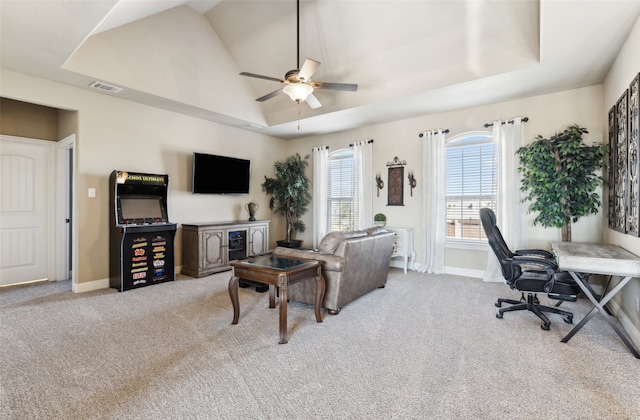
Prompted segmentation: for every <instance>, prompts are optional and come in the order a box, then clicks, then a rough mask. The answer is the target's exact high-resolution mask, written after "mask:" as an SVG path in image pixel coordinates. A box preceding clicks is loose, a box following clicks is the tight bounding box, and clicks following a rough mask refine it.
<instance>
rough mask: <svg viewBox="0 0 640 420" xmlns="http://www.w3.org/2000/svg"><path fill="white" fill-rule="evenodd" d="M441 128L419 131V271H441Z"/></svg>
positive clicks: (443, 221)
mask: <svg viewBox="0 0 640 420" xmlns="http://www.w3.org/2000/svg"><path fill="white" fill-rule="evenodd" d="M444 142H445V136H444V133H443V132H442V130H437V131H425V132H424V133H422V231H423V232H424V236H423V237H422V255H421V260H422V261H423V263H422V264H421V265H420V267H418V271H420V272H421V273H435V274H442V273H444V242H445V236H446V232H445V227H446V203H445V198H446V183H445V174H446V156H445V148H444V146H445V144H444Z"/></svg>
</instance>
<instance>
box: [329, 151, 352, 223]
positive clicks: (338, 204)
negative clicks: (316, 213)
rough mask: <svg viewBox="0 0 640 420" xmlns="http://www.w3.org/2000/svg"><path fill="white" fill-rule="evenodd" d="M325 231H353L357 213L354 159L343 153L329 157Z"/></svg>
mask: <svg viewBox="0 0 640 420" xmlns="http://www.w3.org/2000/svg"><path fill="white" fill-rule="evenodd" d="M328 166H329V176H328V180H329V188H328V205H327V211H328V215H327V222H328V223H327V224H328V226H327V231H332V230H333V231H335V230H341V231H344V230H353V229H354V227H355V226H356V225H357V223H356V222H357V218H358V212H357V211H356V210H357V208H356V205H357V203H356V202H355V186H356V182H355V176H356V171H355V159H354V157H353V152H349V151H345V152H342V153H336V154H335V155H333V156H330V157H329V165H328Z"/></svg>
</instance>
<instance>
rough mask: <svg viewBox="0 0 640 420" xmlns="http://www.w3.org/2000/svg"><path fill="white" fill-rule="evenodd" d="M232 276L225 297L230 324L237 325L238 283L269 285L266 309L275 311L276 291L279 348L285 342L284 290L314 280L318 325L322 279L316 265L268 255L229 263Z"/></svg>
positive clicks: (285, 293)
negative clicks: (230, 315) (247, 281)
mask: <svg viewBox="0 0 640 420" xmlns="http://www.w3.org/2000/svg"><path fill="white" fill-rule="evenodd" d="M231 267H232V268H233V275H232V276H231V279H230V280H229V296H230V297H231V304H232V305H233V322H232V324H237V323H238V318H239V317H240V303H239V300H238V281H239V280H240V279H241V278H242V279H246V280H253V281H256V282H259V283H263V284H268V285H269V308H275V307H276V304H275V300H276V290H277V291H278V297H279V303H280V344H285V343H286V342H287V341H288V337H287V287H288V286H289V285H290V284H294V283H297V282H299V281H303V280H307V279H310V278H315V280H316V301H315V314H316V321H318V322H322V317H321V316H320V308H321V307H322V299H323V298H324V289H325V283H324V277H322V274H321V273H320V263H319V262H318V261H313V260H303V259H298V258H282V257H274V256H271V255H267V256H261V257H258V258H251V259H248V260H244V261H237V262H232V263H231Z"/></svg>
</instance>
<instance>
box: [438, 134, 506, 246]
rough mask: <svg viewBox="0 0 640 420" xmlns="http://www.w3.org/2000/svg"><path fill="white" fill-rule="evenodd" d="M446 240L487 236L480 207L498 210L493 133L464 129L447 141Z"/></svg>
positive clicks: (467, 239)
mask: <svg viewBox="0 0 640 420" xmlns="http://www.w3.org/2000/svg"><path fill="white" fill-rule="evenodd" d="M445 147H446V160H447V162H446V165H447V173H446V185H447V194H446V206H447V241H449V242H452V241H464V242H468V241H470V242H478V241H484V240H486V236H485V233H484V230H483V229H482V224H481V223H480V213H479V211H480V208H482V207H489V208H491V209H493V210H494V211H495V210H496V207H497V205H496V200H497V173H498V172H497V155H496V153H497V147H496V144H495V143H494V142H493V133H492V132H488V131H477V132H469V133H462V134H459V135H457V136H454V137H452V138H450V139H448V140H447V142H446V146H445Z"/></svg>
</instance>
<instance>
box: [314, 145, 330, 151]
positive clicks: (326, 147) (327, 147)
mask: <svg viewBox="0 0 640 420" xmlns="http://www.w3.org/2000/svg"><path fill="white" fill-rule="evenodd" d="M316 147H323V146H316ZM324 148H325V149H327V150H329V146H324ZM313 149H315V147H314V148H313ZM313 149H311V150H313Z"/></svg>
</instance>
